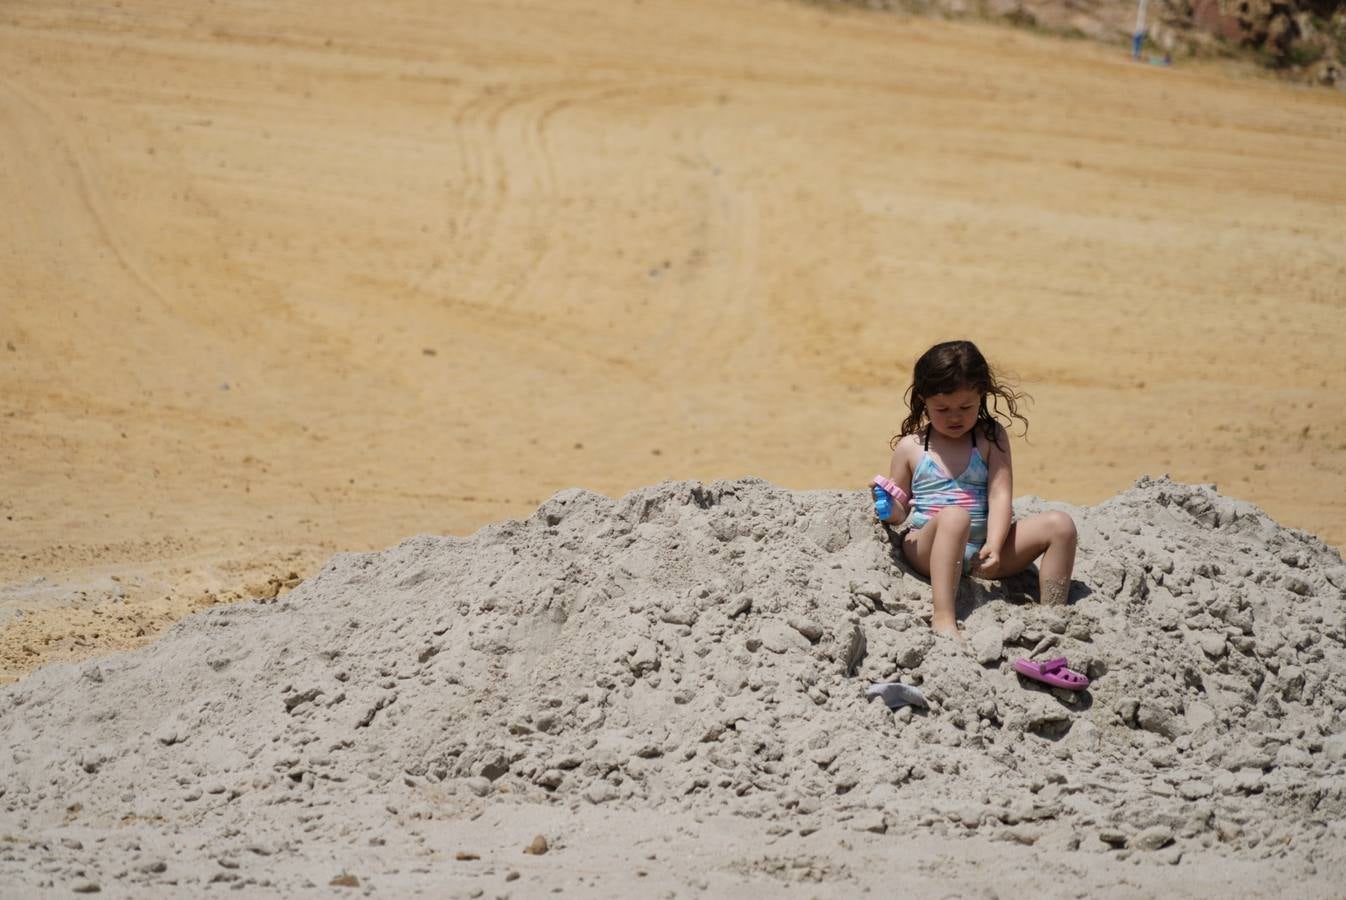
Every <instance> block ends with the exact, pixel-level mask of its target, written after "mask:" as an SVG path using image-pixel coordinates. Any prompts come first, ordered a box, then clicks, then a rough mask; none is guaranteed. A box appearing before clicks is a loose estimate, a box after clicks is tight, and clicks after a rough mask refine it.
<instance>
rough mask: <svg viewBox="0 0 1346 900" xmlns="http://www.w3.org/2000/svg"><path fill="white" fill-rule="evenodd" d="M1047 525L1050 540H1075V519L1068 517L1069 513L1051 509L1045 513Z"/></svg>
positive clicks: (1072, 541) (1071, 541)
mask: <svg viewBox="0 0 1346 900" xmlns="http://www.w3.org/2000/svg"><path fill="white" fill-rule="evenodd" d="M1047 526H1048V529H1049V533H1050V534H1051V536H1052V540H1055V541H1061V542H1063V543H1064V542H1066V541H1069V542H1070V543H1072V544H1073V543H1074V542H1075V538H1076V536H1077V534H1078V532H1077V531H1076V529H1075V520H1074V519H1072V518H1071V517H1070V513H1066V512H1061V511H1060V510H1052V511H1051V512H1049V513H1047Z"/></svg>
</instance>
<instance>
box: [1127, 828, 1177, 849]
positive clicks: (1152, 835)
mask: <svg viewBox="0 0 1346 900" xmlns="http://www.w3.org/2000/svg"><path fill="white" fill-rule="evenodd" d="M1171 843H1173V830H1172V829H1171V828H1169V827H1168V826H1167V825H1151V826H1150V827H1149V828H1146V829H1145V830H1144V831H1142V832H1140V833H1139V834H1137V835H1135V836H1134V837H1132V838H1131V840H1129V841H1127V842H1126V846H1127V847H1129V848H1131V849H1133V850H1144V851H1146V852H1149V851H1152V850H1158V849H1160V848H1161V847H1167V846H1168V845H1169V844H1171Z"/></svg>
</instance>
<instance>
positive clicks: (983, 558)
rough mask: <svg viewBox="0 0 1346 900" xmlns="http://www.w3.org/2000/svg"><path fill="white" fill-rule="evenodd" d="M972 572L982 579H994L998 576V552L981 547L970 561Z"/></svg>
mask: <svg viewBox="0 0 1346 900" xmlns="http://www.w3.org/2000/svg"><path fill="white" fill-rule="evenodd" d="M972 571H973V572H974V573H975V574H977V575H979V576H981V577H982V578H995V577H996V576H997V575H999V574H1000V551H999V550H992V549H991V548H990V547H982V548H981V549H980V550H978V551H977V556H976V557H975V558H974V559H973V560H972Z"/></svg>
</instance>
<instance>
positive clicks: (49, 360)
mask: <svg viewBox="0 0 1346 900" xmlns="http://www.w3.org/2000/svg"><path fill="white" fill-rule="evenodd" d="M0 119H2V120H3V127H0V158H3V160H4V164H3V165H0V206H2V207H3V208H4V209H5V211H6V214H5V215H4V216H3V217H0V247H2V248H3V251H0V252H3V254H4V256H3V263H2V264H0V273H3V283H2V285H0V289H3V303H2V304H0V434H2V435H3V440H0V622H2V624H0V628H2V629H3V631H2V632H0V678H3V679H4V680H6V681H9V680H13V679H16V678H18V677H20V676H22V675H23V674H25V673H27V672H30V671H32V670H33V669H34V668H36V667H37V666H39V665H41V664H43V663H46V662H50V661H55V660H64V659H80V658H84V657H87V656H89V655H95V654H98V653H102V652H106V651H110V650H116V649H123V648H127V647H132V646H137V645H140V644H143V643H145V642H147V641H149V640H150V639H152V638H153V637H154V636H155V635H157V634H159V633H161V632H162V630H163V628H165V627H166V626H167V625H169V624H170V623H172V622H173V621H175V620H177V619H178V618H180V617H181V616H182V615H184V614H186V613H188V612H190V611H193V610H196V609H200V608H204V607H208V606H210V605H212V604H215V603H217V602H219V601H222V600H235V599H247V598H251V597H257V596H264V597H265V596H274V595H276V594H283V593H284V592H285V591H287V590H289V589H291V588H292V587H294V586H295V585H296V584H298V583H299V581H300V579H301V578H303V577H306V576H308V575H310V574H312V573H313V572H315V571H316V570H317V568H318V567H319V566H320V565H321V564H322V562H323V561H324V560H325V559H326V558H327V557H328V556H330V554H332V553H333V552H336V551H352V550H367V549H377V548H382V547H386V546H388V545H391V544H393V543H395V542H396V541H398V540H399V539H401V538H403V537H405V536H407V535H411V534H416V533H422V532H429V533H451V534H466V533H469V532H471V531H472V530H474V529H476V528H478V527H479V526H481V525H483V524H485V523H488V522H494V521H498V520H500V519H502V518H504V517H507V516H521V515H526V514H528V513H529V512H530V511H531V510H532V509H533V508H534V507H535V506H536V505H537V504H538V503H539V502H540V501H542V500H544V499H545V498H547V497H548V496H550V495H551V494H552V493H553V492H554V491H556V490H558V489H562V488H568V487H573V486H580V487H584V488H588V489H592V490H595V491H598V492H601V493H604V494H607V495H609V496H617V495H620V494H621V493H623V492H625V491H627V490H629V489H632V488H634V487H637V486H640V485H647V484H653V483H655V482H658V481H661V480H663V479H666V478H699V479H713V478H721V477H724V478H737V477H741V476H744V475H754V476H760V477H764V478H767V479H769V480H770V481H772V482H774V483H776V484H780V485H783V486H786V487H790V488H796V489H807V488H821V487H828V488H836V487H842V486H852V485H858V484H861V483H863V482H864V481H865V480H866V479H867V478H868V477H869V475H870V474H872V473H873V472H875V471H879V470H880V469H881V468H882V466H883V465H884V463H885V461H886V457H887V450H886V442H887V439H888V437H889V435H890V434H891V433H892V432H893V431H894V430H895V428H896V425H897V423H898V421H899V419H900V409H899V407H900V403H901V394H902V391H903V389H904V388H905V387H906V384H907V379H908V377H909V370H910V365H911V362H912V361H913V359H914V357H915V356H916V355H917V354H918V353H919V352H920V351H921V350H923V349H924V348H925V347H927V346H929V345H930V344H931V343H933V342H935V341H937V340H942V339H947V338H951V337H968V338H971V339H974V340H976V341H977V342H978V343H979V344H980V345H981V346H982V348H983V349H984V350H985V351H986V353H987V354H988V356H990V357H991V358H992V360H993V361H994V362H997V363H998V364H999V365H1001V366H1002V367H1003V368H1005V369H1006V370H1009V371H1011V372H1013V373H1015V374H1017V376H1018V377H1019V379H1020V381H1021V383H1022V385H1023V386H1024V387H1025V388H1027V389H1028V390H1029V391H1030V392H1031V393H1032V394H1033V396H1034V398H1035V400H1036V402H1035V404H1034V406H1033V407H1032V410H1031V412H1030V416H1031V419H1032V427H1031V429H1030V432H1029V436H1028V437H1029V440H1028V442H1022V441H1020V442H1019V443H1017V444H1016V448H1015V463H1016V470H1015V472H1016V485H1015V494H1016V496H1017V495H1023V494H1038V495H1041V496H1044V497H1048V498H1052V499H1057V500H1063V501H1069V502H1074V503H1094V502H1097V501H1099V500H1101V499H1103V498H1106V497H1109V496H1112V495H1113V494H1115V493H1116V492H1118V491H1121V490H1123V489H1125V488H1126V487H1128V486H1129V485H1130V484H1131V483H1132V482H1133V481H1134V480H1135V479H1136V478H1137V477H1138V476H1140V475H1143V474H1155V475H1158V474H1161V473H1169V474H1171V475H1172V476H1173V477H1174V478H1175V479H1177V480H1180V481H1188V482H1214V483H1216V484H1218V485H1219V488H1220V489H1221V491H1223V492H1225V493H1226V494H1229V495H1231V496H1236V497H1239V498H1242V499H1246V500H1250V501H1253V502H1256V503H1258V504H1259V505H1261V506H1262V507H1264V508H1265V509H1266V510H1267V511H1268V512H1269V513H1270V514H1271V515H1272V516H1273V517H1275V518H1276V519H1277V520H1278V521H1279V522H1281V523H1283V524H1285V525H1288V526H1294V527H1298V528H1303V529H1306V530H1308V531H1310V532H1313V533H1315V534H1317V535H1319V536H1321V537H1322V538H1323V539H1324V540H1326V541H1327V542H1328V543H1329V544H1333V545H1335V546H1341V545H1342V543H1343V542H1346V493H1344V492H1343V491H1342V488H1341V485H1342V484H1343V483H1344V481H1343V479H1346V453H1344V452H1343V450H1344V449H1346V400H1343V399H1342V396H1343V392H1342V389H1343V387H1346V368H1344V367H1343V366H1342V364H1341V359H1342V351H1343V349H1346V338H1343V335H1346V288H1343V285H1346V257H1344V256H1343V254H1342V247H1343V246H1346V219H1343V217H1342V215H1341V210H1342V208H1343V205H1344V204H1346V169H1343V167H1342V165H1341V148H1342V146H1343V142H1344V141H1346V100H1343V97H1342V95H1341V94H1340V93H1335V92H1330V91H1317V90H1306V89H1303V88H1299V87H1292V86H1287V85H1282V84H1278V83H1275V82H1273V81H1270V80H1268V79H1266V78H1264V77H1260V76H1254V75H1252V74H1251V73H1249V72H1247V71H1245V70H1240V69H1236V68H1230V67H1222V66H1219V65H1214V64H1207V65H1200V66H1197V65H1192V66H1184V67H1177V68H1174V69H1166V70H1160V69H1155V68H1150V67H1143V66H1135V65H1132V64H1131V63H1129V62H1128V61H1127V60H1126V58H1125V54H1124V52H1123V48H1109V47H1102V46H1097V45H1091V44H1087V43H1080V42H1060V41H1055V40H1048V39H1045V38H1043V37H1040V36H1036V35H1032V34H1028V33H1023V32H1018V31H1013V30H1009V29H1004V28H996V27H983V26H973V25H957V26H955V25H951V24H945V23H939V22H932V21H922V20H914V19H910V18H906V17H902V16H898V15H887V14H879V13H869V12H863V11H854V10H851V11H838V10H830V9H824V8H821V7H816V6H810V5H806V4H793V3H784V2H766V0H762V2H756V0H744V2H735V3H730V4H726V3H713V4H712V3H702V2H699V0H698V2H692V3H688V2H679V3H673V2H641V3H635V4H631V5H624V6H621V7H620V8H614V7H613V6H612V4H609V3H598V2H586V0H548V2H539V3H534V4H529V5H501V4H498V3H460V4H455V5H454V8H453V13H452V14H448V13H446V12H445V11H444V9H443V7H442V5H441V4H434V3H429V2H396V3H391V4H380V5H379V6H378V7H377V9H375V8H373V7H359V8H348V9H337V10H334V9H332V8H331V7H330V5H326V4H323V5H319V4H313V3H304V2H279V3H268V4H258V5H253V6H249V7H248V8H247V9H246V11H244V10H242V9H240V8H239V7H237V6H236V5H220V6H205V7H194V8H192V9H191V10H184V9H181V8H179V7H178V6H175V5H172V4H167V3H154V2H145V0H126V2H123V3H120V4H118V5H116V6H111V7H96V8H95V7H89V6H87V5H83V4H65V3H53V2H46V0H44V2H41V3H38V2H17V3H10V4H7V5H6V7H5V10H4V13H3V15H2V16H0Z"/></svg>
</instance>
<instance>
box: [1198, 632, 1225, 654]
mask: <svg viewBox="0 0 1346 900" xmlns="http://www.w3.org/2000/svg"><path fill="white" fill-rule="evenodd" d="M1200 644H1201V652H1202V653H1204V654H1206V655H1207V656H1209V657H1210V658H1211V659H1219V658H1220V657H1222V656H1224V655H1225V652H1226V646H1225V639H1224V635H1222V634H1205V635H1202V636H1201V641H1200Z"/></svg>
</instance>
